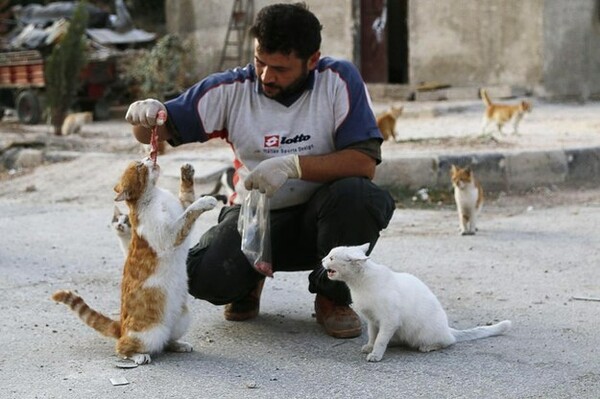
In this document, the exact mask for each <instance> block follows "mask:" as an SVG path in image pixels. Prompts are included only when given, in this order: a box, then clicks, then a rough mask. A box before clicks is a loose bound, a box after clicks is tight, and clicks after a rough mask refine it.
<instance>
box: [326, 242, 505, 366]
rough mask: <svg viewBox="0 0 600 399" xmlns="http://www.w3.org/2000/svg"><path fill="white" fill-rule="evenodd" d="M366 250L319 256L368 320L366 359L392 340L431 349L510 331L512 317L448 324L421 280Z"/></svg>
mask: <svg viewBox="0 0 600 399" xmlns="http://www.w3.org/2000/svg"><path fill="white" fill-rule="evenodd" d="M368 249H369V244H364V245H362V246H354V247H336V248H333V249H332V250H331V251H330V252H329V254H328V255H327V256H325V258H323V267H324V268H325V269H326V270H327V277H329V279H331V280H334V281H343V282H345V283H346V285H348V288H349V289H350V294H351V296H352V302H353V307H354V308H355V309H356V310H357V311H358V312H359V314H361V315H362V316H363V317H364V318H365V319H366V320H367V330H368V334H369V341H368V342H367V344H366V345H364V346H363V347H362V349H361V350H362V352H363V353H366V354H367V361H369V362H378V361H380V360H381V359H382V358H383V354H384V353H385V350H386V349H387V346H388V343H390V342H393V343H396V344H403V345H406V346H408V347H411V348H415V349H418V350H419V351H421V352H430V351H434V350H438V349H442V348H445V347H447V346H449V345H452V344H454V343H456V342H461V341H470V340H473V339H479V338H486V337H491V336H494V335H500V334H503V333H505V332H506V331H508V330H509V329H510V327H511V322H510V320H504V321H501V322H500V323H497V324H492V325H489V326H481V327H475V328H470V329H467V330H455V329H454V328H451V327H450V326H449V325H448V316H447V315H446V312H445V311H444V309H443V308H442V305H441V304H440V302H439V300H438V299H437V297H436V296H435V294H434V293H433V292H431V290H430V289H429V287H427V285H425V283H423V282H422V281H421V280H420V279H418V278H417V277H415V276H413V275H412V274H408V273H398V272H395V271H393V270H391V269H389V268H388V267H387V266H384V265H380V264H378V263H375V262H373V261H372V260H371V259H370V258H369V257H368V256H367V250H368Z"/></svg>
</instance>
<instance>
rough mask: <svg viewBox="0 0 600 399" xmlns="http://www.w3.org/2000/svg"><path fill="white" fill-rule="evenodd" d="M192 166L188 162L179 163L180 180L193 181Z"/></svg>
mask: <svg viewBox="0 0 600 399" xmlns="http://www.w3.org/2000/svg"><path fill="white" fill-rule="evenodd" d="M194 172H195V171H194V167H193V166H192V165H191V164H189V163H186V164H183V165H181V180H182V181H184V182H188V183H191V184H193V182H194Z"/></svg>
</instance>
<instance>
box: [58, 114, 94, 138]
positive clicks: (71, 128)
mask: <svg viewBox="0 0 600 399" xmlns="http://www.w3.org/2000/svg"><path fill="white" fill-rule="evenodd" d="M93 120H94V114H93V113H91V112H75V113H72V114H69V115H67V116H66V117H65V120H64V121H63V124H62V126H61V128H60V132H61V134H62V135H63V136H68V135H70V134H73V133H79V132H80V131H81V127H82V126H83V125H85V124H86V123H90V122H92V121H93Z"/></svg>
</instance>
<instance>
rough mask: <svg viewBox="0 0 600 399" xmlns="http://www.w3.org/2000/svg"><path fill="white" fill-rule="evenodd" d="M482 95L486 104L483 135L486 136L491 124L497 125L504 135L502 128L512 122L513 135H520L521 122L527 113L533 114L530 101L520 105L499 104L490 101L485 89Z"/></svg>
mask: <svg viewBox="0 0 600 399" xmlns="http://www.w3.org/2000/svg"><path fill="white" fill-rule="evenodd" d="M480 94H481V99H482V100H483V103H484V104H485V112H484V114H483V123H482V127H481V133H482V134H486V131H487V128H488V126H489V125H490V124H491V123H495V124H496V128H497V129H498V132H499V133H503V132H502V127H503V126H504V125H505V124H506V123H508V122H510V121H512V125H513V134H515V135H517V134H519V132H518V129H519V122H521V119H523V115H525V113H526V112H531V109H532V105H531V103H530V102H529V101H521V102H520V103H518V104H498V103H493V102H492V100H490V97H489V96H488V94H487V91H486V90H485V89H481V90H480Z"/></svg>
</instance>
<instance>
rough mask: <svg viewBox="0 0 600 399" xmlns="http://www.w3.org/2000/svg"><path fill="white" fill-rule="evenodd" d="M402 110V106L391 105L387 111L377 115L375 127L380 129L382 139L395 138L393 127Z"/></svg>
mask: <svg viewBox="0 0 600 399" xmlns="http://www.w3.org/2000/svg"><path fill="white" fill-rule="evenodd" d="M403 110H404V107H403V106H399V107H396V106H393V105H392V106H391V107H390V108H389V109H388V110H387V111H385V112H382V113H381V114H379V115H377V127H378V128H379V130H380V131H381V135H382V136H383V140H384V141H385V140H389V139H392V140H395V139H396V134H395V133H394V128H395V127H396V120H398V117H399V116H400V115H401V114H402V111H403Z"/></svg>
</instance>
